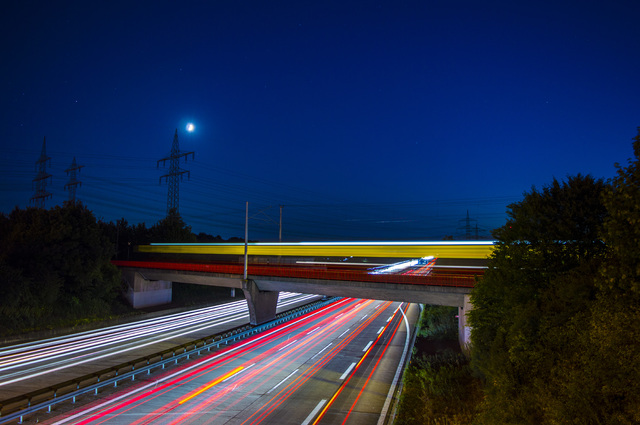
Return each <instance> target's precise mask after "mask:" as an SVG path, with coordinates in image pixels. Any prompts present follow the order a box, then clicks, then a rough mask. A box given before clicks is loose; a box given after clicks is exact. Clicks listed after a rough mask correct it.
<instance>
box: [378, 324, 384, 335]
mask: <svg viewBox="0 0 640 425" xmlns="http://www.w3.org/2000/svg"><path fill="white" fill-rule="evenodd" d="M383 330H384V326H383V327H381V328H380V329H378V332H376V333H377V334H378V335H380V332H382V331H383Z"/></svg>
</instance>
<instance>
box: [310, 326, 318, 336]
mask: <svg viewBox="0 0 640 425" xmlns="http://www.w3.org/2000/svg"><path fill="white" fill-rule="evenodd" d="M318 329H320V326H318V327H317V328H313V329H311V330H310V331H309V332H307V335H310V334H312V333H314V332H315V331H317V330H318Z"/></svg>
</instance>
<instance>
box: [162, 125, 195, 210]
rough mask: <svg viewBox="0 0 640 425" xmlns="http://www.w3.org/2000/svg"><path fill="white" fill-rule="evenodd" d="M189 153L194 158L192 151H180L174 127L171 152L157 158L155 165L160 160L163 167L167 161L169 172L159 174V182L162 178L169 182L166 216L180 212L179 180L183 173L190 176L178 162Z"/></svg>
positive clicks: (185, 158) (185, 159)
mask: <svg viewBox="0 0 640 425" xmlns="http://www.w3.org/2000/svg"><path fill="white" fill-rule="evenodd" d="M189 155H191V159H194V158H195V153H194V152H180V148H179V146H178V129H177V128H176V133H175V135H174V136H173V145H171V154H170V155H169V156H167V157H165V158H162V159H159V160H158V165H157V166H158V167H160V162H162V166H163V167H164V166H165V165H166V162H167V161H169V173H167V174H165V175H163V176H160V183H162V179H163V178H164V179H165V180H166V182H167V183H168V184H169V191H168V193H167V217H168V216H169V215H170V214H180V213H179V204H180V180H182V177H183V175H184V174H186V175H187V178H190V177H191V173H190V172H189V171H187V170H183V169H181V168H180V165H179V164H180V158H182V157H184V161H185V162H186V161H187V157H188V156H189Z"/></svg>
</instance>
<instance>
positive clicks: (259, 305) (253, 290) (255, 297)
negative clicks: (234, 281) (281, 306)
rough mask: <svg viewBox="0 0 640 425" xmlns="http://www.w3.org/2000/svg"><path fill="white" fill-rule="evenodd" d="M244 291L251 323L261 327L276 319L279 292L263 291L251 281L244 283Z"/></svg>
mask: <svg viewBox="0 0 640 425" xmlns="http://www.w3.org/2000/svg"><path fill="white" fill-rule="evenodd" d="M242 291H243V292H244V296H245V298H246V299H247V305H248V306H249V321H250V323H251V324H252V325H254V326H255V325H259V324H261V323H265V322H268V321H269V320H273V319H275V318H276V308H277V307H278V294H279V292H277V291H261V290H260V289H259V288H258V285H256V283H255V282H254V281H253V280H250V279H247V280H245V281H243V282H242Z"/></svg>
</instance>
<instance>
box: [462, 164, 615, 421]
mask: <svg viewBox="0 0 640 425" xmlns="http://www.w3.org/2000/svg"><path fill="white" fill-rule="evenodd" d="M605 187H606V185H605V183H604V182H603V181H602V180H596V179H594V178H593V177H591V176H582V175H577V176H575V177H569V178H568V179H567V181H566V182H562V183H561V182H559V181H557V180H556V179H554V180H553V181H552V183H551V184H550V185H548V186H545V187H544V188H543V189H542V190H541V191H538V190H536V188H532V190H531V192H529V193H525V196H524V199H523V200H522V201H521V202H518V203H515V204H512V205H509V207H508V208H509V210H508V211H507V214H508V217H509V218H508V220H507V223H506V224H505V225H504V226H502V227H501V228H498V229H496V230H495V231H494V238H495V240H496V241H497V243H496V249H495V250H494V252H493V254H492V256H491V258H490V261H489V267H488V270H487V272H486V273H485V275H484V278H483V279H482V280H481V281H480V282H479V283H478V284H477V285H476V288H475V289H474V291H473V293H472V294H471V300H472V303H473V305H474V309H473V310H472V311H471V313H470V323H471V326H472V333H471V338H472V342H473V348H472V365H473V367H474V369H475V370H476V371H477V372H478V373H479V374H480V375H481V377H482V378H483V379H484V381H485V392H486V409H485V413H484V417H483V418H482V420H484V421H485V422H487V423H491V422H494V423H498V422H499V423H543V422H544V420H545V413H544V412H545V409H546V405H545V403H546V402H547V399H548V394H547V392H546V390H545V379H547V377H548V376H549V373H550V371H551V370H552V369H553V368H554V367H555V365H557V364H558V363H559V362H560V360H561V359H562V356H563V354H564V353H565V350H566V348H565V347H566V344H567V342H569V341H572V340H574V339H575V335H572V334H571V333H570V332H569V331H568V329H569V328H568V327H567V323H568V322H571V321H572V319H573V318H574V317H577V316H578V315H580V314H582V313H583V312H584V311H585V310H587V309H588V306H589V303H590V301H591V300H592V299H593V297H594V293H595V277H596V275H597V264H598V263H599V261H601V259H602V258H603V256H604V252H605V245H604V243H603V242H602V241H601V240H600V238H599V236H600V230H601V227H602V223H603V221H604V219H605V216H606V209H605V207H604V205H603V203H602V200H601V194H602V193H603V191H604V189H605ZM569 345H571V344H569Z"/></svg>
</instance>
